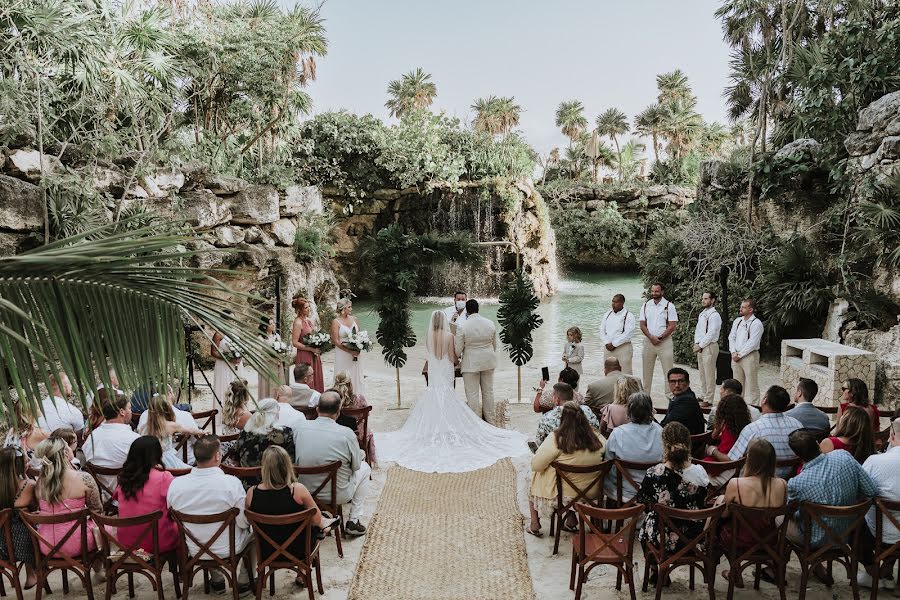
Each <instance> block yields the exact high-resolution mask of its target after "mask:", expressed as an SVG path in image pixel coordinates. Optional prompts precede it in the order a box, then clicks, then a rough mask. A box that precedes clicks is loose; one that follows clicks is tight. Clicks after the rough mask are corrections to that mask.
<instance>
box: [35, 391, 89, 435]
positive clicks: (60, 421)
mask: <svg viewBox="0 0 900 600" xmlns="http://www.w3.org/2000/svg"><path fill="white" fill-rule="evenodd" d="M41 412H42V414H41V416H39V417H38V418H37V426H38V427H40V428H41V429H43V430H45V431H47V432H49V433H53V431H54V430H56V429H59V428H60V427H69V428H71V429H72V431H81V430H82V429H84V415H83V414H81V411H80V410H78V409H77V408H75V407H74V406H72V405H71V404H69V403H68V402H67V401H66V399H65V398H60V397H59V396H52V397H49V398H44V401H43V402H42V403H41Z"/></svg>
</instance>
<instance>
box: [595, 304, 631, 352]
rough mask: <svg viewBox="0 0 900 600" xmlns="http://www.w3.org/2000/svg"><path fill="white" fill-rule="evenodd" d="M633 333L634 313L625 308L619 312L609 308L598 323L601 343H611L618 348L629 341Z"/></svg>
mask: <svg viewBox="0 0 900 600" xmlns="http://www.w3.org/2000/svg"><path fill="white" fill-rule="evenodd" d="M633 334H634V315H633V314H631V311H629V310H628V309H627V308H623V309H622V310H620V311H619V312H614V311H612V310H610V311H609V312H607V313H606V316H605V317H603V322H602V323H601V324H600V339H601V341H602V342H603V345H604V346H605V345H606V344H612V345H613V347H614V348H618V347H619V346H621V345H622V344H624V343H626V342H630V341H631V336H632V335H633Z"/></svg>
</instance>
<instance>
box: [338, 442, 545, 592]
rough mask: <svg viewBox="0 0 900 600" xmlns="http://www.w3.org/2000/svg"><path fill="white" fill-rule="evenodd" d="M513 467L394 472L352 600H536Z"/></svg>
mask: <svg viewBox="0 0 900 600" xmlns="http://www.w3.org/2000/svg"><path fill="white" fill-rule="evenodd" d="M522 527H523V525H522V515H521V514H520V513H519V510H518V508H517V506H516V472H515V469H514V468H513V466H512V463H511V462H510V461H509V460H508V459H507V460H503V461H500V462H498V463H496V464H495V465H493V466H491V467H488V468H486V469H481V470H479V471H472V472H469V473H439V474H437V473H420V472H417V471H411V470H409V469H404V468H402V467H391V469H390V471H388V475H387V481H386V483H385V486H384V492H383V493H382V495H381V499H380V500H379V502H378V507H377V508H376V511H375V515H374V516H373V517H372V520H371V521H370V524H369V531H368V534H367V536H366V542H365V546H364V547H363V550H362V554H361V555H360V558H359V564H358V566H357V569H356V573H355V575H354V577H353V582H352V583H351V587H350V594H349V596H348V598H349V599H350V600H382V599H383V600H388V599H390V600H426V599H432V598H433V599H435V600H438V599H441V600H476V599H477V600H493V599H496V600H532V599H533V598H534V592H533V586H532V581H531V575H530V573H529V571H528V559H527V557H526V554H525V544H524V540H523V530H522Z"/></svg>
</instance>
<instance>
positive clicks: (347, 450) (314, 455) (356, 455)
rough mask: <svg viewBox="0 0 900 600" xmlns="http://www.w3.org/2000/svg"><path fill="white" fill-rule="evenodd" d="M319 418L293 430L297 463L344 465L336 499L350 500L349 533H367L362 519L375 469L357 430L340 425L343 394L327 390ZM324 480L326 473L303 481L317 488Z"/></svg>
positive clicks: (345, 501) (311, 465)
mask: <svg viewBox="0 0 900 600" xmlns="http://www.w3.org/2000/svg"><path fill="white" fill-rule="evenodd" d="M318 413H319V418H318V419H315V420H313V421H304V422H302V423H299V424H298V425H297V429H296V430H295V431H294V445H295V447H296V452H297V456H296V462H297V464H298V465H299V466H301V467H315V466H320V465H324V464H326V463H329V462H332V461H335V460H339V461H341V468H340V469H339V470H338V474H337V501H338V503H339V504H346V503H347V502H350V503H351V505H350V514H349V515H348V517H347V524H346V525H345V529H346V531H347V535H351V536H357V535H363V534H364V533H365V532H366V528H365V526H364V525H363V524H362V523H361V521H360V519H361V517H362V513H363V504H364V503H365V501H366V496H368V493H369V487H370V485H371V482H370V481H369V475H370V474H371V473H372V469H371V468H370V467H369V465H367V464H366V462H365V457H364V456H363V452H362V450H360V449H359V441H358V440H357V438H356V433H355V432H354V431H353V430H352V429H350V428H349V427H343V426H341V425H338V424H337V418H338V416H340V414H341V397H340V395H339V394H338V393H337V392H333V391H327V392H325V393H323V394H322V397H321V398H320V399H319V407H318ZM324 480H325V475H303V476H301V477H300V483H302V484H303V485H305V486H306V487H307V488H308V489H310V490H314V489H316V488H318V487H319V485H320V484H321V483H322V482H323V481H324Z"/></svg>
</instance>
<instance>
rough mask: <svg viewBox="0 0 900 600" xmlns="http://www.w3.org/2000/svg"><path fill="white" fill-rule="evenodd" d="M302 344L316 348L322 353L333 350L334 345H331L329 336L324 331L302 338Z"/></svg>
mask: <svg viewBox="0 0 900 600" xmlns="http://www.w3.org/2000/svg"><path fill="white" fill-rule="evenodd" d="M303 343H304V344H306V345H307V346H312V347H313V348H317V349H318V350H319V351H320V352H322V353H325V352H328V351H329V350H331V349H332V348H334V345H333V344H332V343H331V336H330V335H328V334H327V333H325V332H324V331H316V332H314V333H310V334H309V335H305V336H303Z"/></svg>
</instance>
